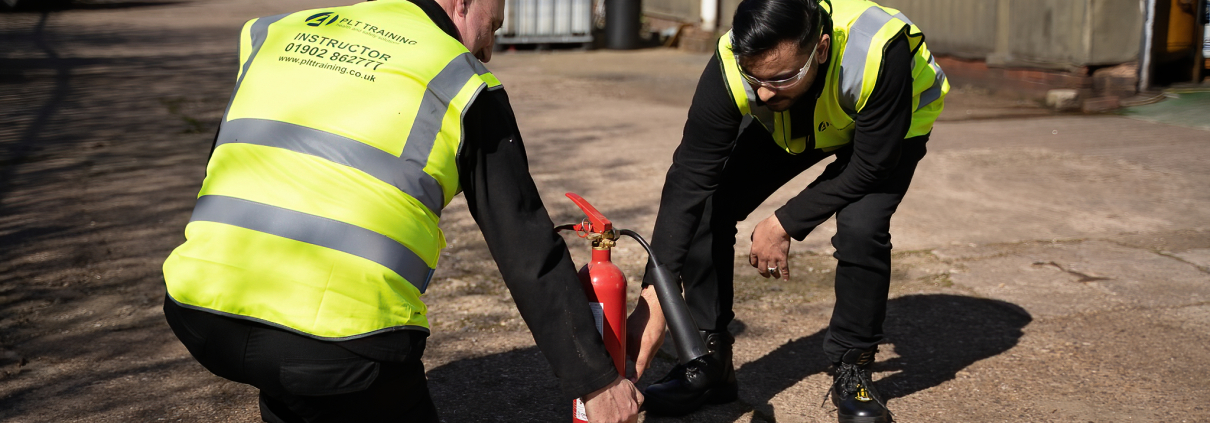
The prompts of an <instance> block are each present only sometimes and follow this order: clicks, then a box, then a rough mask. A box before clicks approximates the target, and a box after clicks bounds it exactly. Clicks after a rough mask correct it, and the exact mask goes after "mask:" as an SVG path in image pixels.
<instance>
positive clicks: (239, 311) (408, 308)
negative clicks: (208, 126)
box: [164, 0, 500, 339]
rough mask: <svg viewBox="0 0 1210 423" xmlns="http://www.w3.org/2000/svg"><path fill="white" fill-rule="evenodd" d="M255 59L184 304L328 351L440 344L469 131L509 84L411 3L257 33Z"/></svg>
mask: <svg viewBox="0 0 1210 423" xmlns="http://www.w3.org/2000/svg"><path fill="white" fill-rule="evenodd" d="M240 59H241V64H240V71H239V74H238V75H237V85H236V90H235V93H234V94H233V98H232V100H231V104H230V105H229V107H228V109H227V112H226V115H225V116H224V119H223V127H222V128H221V131H222V132H220V135H219V142H218V146H217V148H216V149H215V151H214V153H213V155H212V157H211V160H210V163H209V164H208V166H207V169H206V179H205V181H204V182H203V185H202V188H201V191H200V192H199V194H198V196H199V206H198V208H197V209H195V211H194V216H193V219H191V221H190V223H189V224H188V225H187V226H186V229H185V236H186V241H185V243H184V244H182V245H181V246H179V247H178V248H177V249H175V250H174V251H173V252H172V254H171V255H170V256H169V257H168V259H167V260H166V261H165V263H164V279H165V282H166V284H167V288H168V294H169V296H170V297H171V298H172V299H173V300H175V301H176V302H178V303H180V304H182V305H184V306H187V307H191V308H196V309H201V310H206V311H212V312H215V313H218V314H223V315H229V316H234V317H238V318H246V319H250V320H255V321H260V322H264V323H267V324H271V325H275V326H278V327H282V328H286V329H289V330H292V331H295V332H298V333H302V334H305V335H309V336H312V337H315V338H320V339H351V338H356V337H360V336H365V335H367V334H372V333H376V332H381V331H389V330H398V329H421V330H427V328H428V320H427V318H426V317H425V314H426V312H427V309H426V307H425V305H424V303H423V302H422V301H421V300H420V295H421V293H422V289H423V287H424V286H426V285H427V276H431V268H433V267H435V266H436V265H437V261H438V258H439V257H440V251H441V249H442V248H444V247H445V238H444V235H443V234H442V232H441V230H440V229H439V227H438V219H439V215H440V210H441V208H443V207H444V206H445V205H446V204H448V203H449V201H450V200H451V199H452V198H453V196H454V195H456V194H457V193H458V192H459V191H460V189H461V188H460V185H459V181H458V168H457V163H456V155H457V152H458V148H459V146H460V144H461V142H462V136H463V135H462V116H463V114H464V111H465V110H466V108H467V107H469V105H470V104H471V102H473V101H474V98H475V97H476V96H477V95H478V94H479V93H481V92H482V91H483V90H484V89H492V88H496V87H498V86H499V85H500V82H499V80H497V79H496V78H495V77H494V76H493V75H492V74H491V73H489V72H487V70H486V69H485V68H483V66H482V64H481V63H479V62H478V61H477V60H476V59H474V58H473V56H471V55H470V53H469V52H468V51H467V49H466V48H465V47H464V46H463V45H462V44H461V43H460V42H459V41H457V40H456V39H454V38H452V37H450V36H449V35H448V34H446V33H445V32H443V31H442V30H441V29H440V28H438V27H437V25H436V24H434V23H433V22H432V21H431V20H430V19H429V18H428V17H427V16H426V15H425V13H424V12H423V11H422V10H421V9H420V8H419V7H417V6H416V5H415V4H412V3H411V2H408V1H403V0H381V1H375V2H365V3H359V4H356V5H352V6H344V7H332V8H326V9H315V10H306V11H301V12H296V13H291V14H287V15H278V16H272V17H266V18H260V19H254V20H252V21H249V22H248V23H247V24H246V25H244V27H243V30H242V33H241V37H240ZM241 128H242V129H241ZM417 152H419V153H417ZM408 172H410V173H408ZM400 174H403V175H412V176H415V179H417V180H421V179H423V180H424V181H428V182H431V183H429V184H428V185H425V183H423V181H422V182H417V181H413V180H405V181H403V182H400V180H401V179H406V178H402V177H398V175H400ZM384 175H385V176H384ZM413 182H414V183H413ZM417 187H419V188H417ZM409 190H410V191H409ZM213 198H217V199H223V200H224V202H222V203H221V204H222V205H223V206H222V208H220V209H217V211H216V209H215V208H213V207H211V208H209V209H205V210H203V207H202V206H201V204H202V203H203V201H204V200H208V199H213ZM425 198H428V199H429V200H428V203H426V202H425V200H424V199H425ZM434 198H435V199H436V200H435V201H433V200H432V199H434ZM210 204H217V203H213V202H212V203H210ZM426 204H427V205H426ZM265 211H271V212H272V215H271V216H267V215H264V214H263V213H264V212H265ZM206 213H210V214H213V215H216V216H222V217H221V218H218V219H217V220H216V218H213V217H208V216H209V215H207V214H206ZM216 213H217V214H216ZM222 219H230V220H231V221H225V220H222ZM299 239H309V240H310V241H301V240H299ZM362 241H372V242H362ZM384 242H385V244H383V243H384ZM325 245H328V246H325ZM366 245H377V246H381V245H386V246H387V247H389V248H387V249H385V250H374V249H373V247H366ZM335 246H342V247H340V248H338V247H335ZM345 247H347V248H345ZM341 248H344V249H341ZM367 249H369V250H367ZM366 251H369V252H368V253H367V252H366ZM384 251H387V252H392V251H393V252H400V251H402V252H404V253H407V254H404V255H405V256H406V255H409V254H410V255H411V256H410V257H415V258H417V260H415V261H414V262H415V263H417V264H418V265H419V266H413V267H415V268H406V269H401V268H399V267H391V266H398V263H408V262H407V261H406V260H401V261H396V260H393V258H394V256H390V255H388V254H385V253H383V252H384ZM384 255H386V256H387V257H386V258H385V259H384V258H383V257H384ZM405 274H406V275H413V276H415V275H420V276H418V277H411V278H409V277H407V276H405ZM417 279H422V280H417Z"/></svg>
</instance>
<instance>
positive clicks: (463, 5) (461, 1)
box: [454, 0, 471, 17]
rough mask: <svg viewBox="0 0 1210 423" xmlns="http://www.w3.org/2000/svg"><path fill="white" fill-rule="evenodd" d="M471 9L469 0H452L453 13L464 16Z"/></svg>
mask: <svg viewBox="0 0 1210 423" xmlns="http://www.w3.org/2000/svg"><path fill="white" fill-rule="evenodd" d="M470 10H471V0H454V15H456V16H458V17H466V14H467V13H470Z"/></svg>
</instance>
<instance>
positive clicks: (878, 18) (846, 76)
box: [839, 6, 891, 112]
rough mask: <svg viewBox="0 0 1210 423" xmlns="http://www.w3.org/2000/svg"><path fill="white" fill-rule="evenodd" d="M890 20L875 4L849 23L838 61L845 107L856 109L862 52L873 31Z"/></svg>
mask: <svg viewBox="0 0 1210 423" xmlns="http://www.w3.org/2000/svg"><path fill="white" fill-rule="evenodd" d="M890 20H891V15H890V14H889V13H887V12H886V11H885V10H882V9H881V8H879V7H878V6H870V8H869V9H866V10H865V12H862V13H861V16H859V17H857V20H856V21H854V22H853V26H851V27H849V39H848V40H847V41H845V47H844V59H843V60H842V61H841V62H840V81H839V86H840V105H841V106H842V107H844V109H845V110H846V111H849V112H855V111H857V102H858V100H859V99H860V98H861V85H862V83H863V80H864V79H865V66H866V56H867V55H868V54H869V52H870V44H871V43H873V42H874V35H875V34H877V33H878V31H879V30H881V29H882V27H883V25H886V23H887V22H889V21H890Z"/></svg>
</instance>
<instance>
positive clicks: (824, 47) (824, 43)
mask: <svg viewBox="0 0 1210 423" xmlns="http://www.w3.org/2000/svg"><path fill="white" fill-rule="evenodd" d="M831 49H832V37H831V36H830V35H828V34H823V35H820V36H819V50H818V51H816V52H815V60H816V61H817V63H823V62H825V61H827V60H828V55H829V54H830V53H829V52H830V51H831Z"/></svg>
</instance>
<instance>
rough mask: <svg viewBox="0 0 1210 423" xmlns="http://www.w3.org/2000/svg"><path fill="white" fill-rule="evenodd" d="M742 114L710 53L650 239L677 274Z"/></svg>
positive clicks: (658, 252)
mask: <svg viewBox="0 0 1210 423" xmlns="http://www.w3.org/2000/svg"><path fill="white" fill-rule="evenodd" d="M740 118H741V116H740V114H739V109H738V107H737V106H736V105H735V103H734V101H732V100H731V97H730V94H728V93H727V90H726V85H725V82H724V81H723V75H722V70H721V67H720V65H719V61H718V58H717V57H715V58H712V59H711V61H710V62H709V63H707V64H706V68H705V70H703V72H702V76H701V78H700V79H699V80H698V86H697V91H696V92H695V93H694V95H693V104H692V105H691V106H690V108H689V116H688V119H687V120H686V122H685V130H684V135H683V136H682V138H681V144H680V146H678V147H677V149H676V153H675V154H673V158H672V166H671V167H669V169H668V174H667V176H666V177H665V180H664V189H663V193H662V195H661V197H660V210H659V213H658V214H657V215H656V221H655V229H654V231H653V234H652V239H651V246H652V249H653V250H654V251H655V254H656V258H657V259H659V261H660V263H661V264H663V265H664V266H666V267H667V268H668V270H669V271H670V272H672V274H673V275H679V274H680V270H681V267H682V266H683V264H684V261H685V255H686V254H687V252H688V249H689V244H690V242H692V240H693V235H694V232H696V230H697V227H698V224H699V223H700V222H701V219H702V212H703V210H704V209H705V207H706V200H708V199H709V198H710V196H711V195H713V194H714V191H715V189H717V187H718V181H719V179H720V178H721V177H722V172H723V167H724V166H725V165H726V163H727V158H728V157H729V156H730V154H731V151H732V149H733V148H734V146H735V138H736V135H737V133H738V131H739V123H740ZM649 273H650V272H649ZM649 282H650V281H649V280H645V281H644V283H649Z"/></svg>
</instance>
